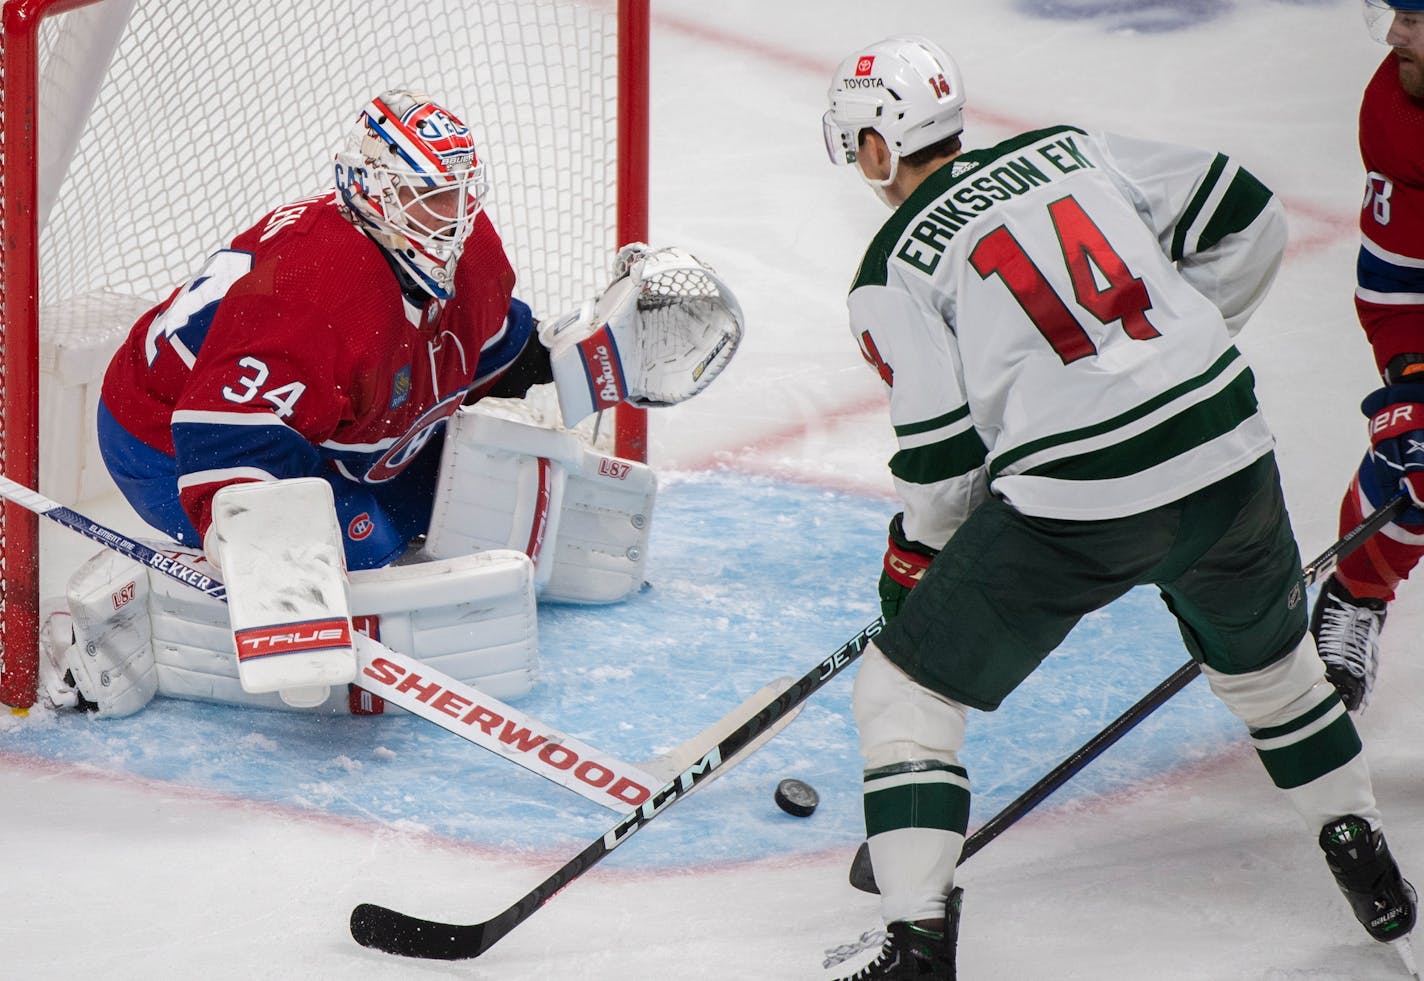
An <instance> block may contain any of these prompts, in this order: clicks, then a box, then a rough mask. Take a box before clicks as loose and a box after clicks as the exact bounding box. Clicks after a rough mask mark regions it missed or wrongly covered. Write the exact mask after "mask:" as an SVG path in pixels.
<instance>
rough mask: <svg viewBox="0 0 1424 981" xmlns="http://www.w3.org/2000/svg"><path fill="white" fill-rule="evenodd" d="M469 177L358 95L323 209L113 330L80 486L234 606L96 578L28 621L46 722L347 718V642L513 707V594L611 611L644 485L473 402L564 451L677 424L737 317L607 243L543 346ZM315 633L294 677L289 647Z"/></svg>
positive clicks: (689, 280)
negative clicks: (36, 625) (601, 418)
mask: <svg viewBox="0 0 1424 981" xmlns="http://www.w3.org/2000/svg"><path fill="white" fill-rule="evenodd" d="M484 175H485V170H484V165H483V162H482V161H481V160H480V158H479V155H478V153H477V149H476V146H475V143H474V139H473V137H472V136H471V133H470V130H469V129H468V128H467V127H466V126H465V124H464V123H462V122H461V121H460V120H459V119H458V118H456V116H455V115H454V114H453V113H451V112H449V111H448V110H446V109H444V108H442V107H441V106H440V105H438V104H437V103H435V102H433V101H432V100H431V99H430V98H429V97H428V96H426V95H424V94H423V93H419V92H413V91H408V90H395V91H390V92H386V93H383V94H382V95H379V96H377V97H376V98H375V99H372V100H371V102H370V103H368V104H367V105H366V106H365V108H364V109H363V110H362V111H361V114H360V117H359V119H358V120H357V122H356V124H355V125H354V126H353V127H352V129H351V130H350V131H349V132H348V134H347V136H346V139H345V141H344V143H343V145H342V147H341V149H340V150H339V151H338V153H337V154H336V158H335V162H334V168H333V176H334V188H333V189H330V190H328V191H326V192H324V193H322V194H318V195H315V196H313V197H309V198H305V199H303V200H300V201H295V202H292V203H289V204H285V205H283V206H281V207H278V208H276V209H275V210H273V211H271V212H270V213H268V214H267V215H266V216H264V217H263V218H262V219H261V220H260V221H258V222H257V224H255V225H254V226H253V227H252V228H249V229H248V230H246V231H244V232H241V233H240V234H238V235H237V236H236V237H235V238H233V239H232V241H231V242H230V243H229V244H228V246H227V247H226V248H223V249H220V250H219V251H217V252H215V253H213V254H212V255H211V256H210V257H209V258H208V260H207V262H206V264H205V265H204V266H203V268H202V269H201V270H199V271H198V273H197V275H195V276H194V277H193V278H192V279H191V280H190V281H189V282H188V283H186V284H185V285H183V286H181V287H179V288H178V289H176V290H175V291H174V292H173V293H172V294H171V295H170V296H169V297H168V298H167V299H165V300H164V301H163V302H162V303H160V304H158V305H157V306H156V307H154V308H153V309H151V310H149V311H148V312H147V313H145V314H144V315H143V317H141V318H140V319H139V321H138V322H137V323H136V324H135V325H134V327H133V328H132V330H131V331H130V333H129V335H128V337H127V338H126V340H125V341H124V343H123V344H122V346H121V347H120V349H119V350H118V351H117V353H116V354H115V356H114V357H113V359H112V361H111V362H110V365H109V368H108V371H107V373H106V375H105V378H104V385H103V390H102V395H101V402H100V406H99V413H98V415H99V418H98V425H99V436H100V446H101V449H102V452H103V456H104V461H105V464H106V465H107V467H108V469H109V472H110V474H111V475H112V476H113V478H114V480H115V482H116V483H117V484H118V486H119V488H120V489H121V490H122V491H123V493H124V495H125V496H126V497H127V498H128V500H129V502H130V503H131V504H132V505H133V507H134V508H135V509H136V511H137V512H138V514H139V515H140V516H141V517H142V518H143V519H144V520H146V521H147V522H148V523H149V524H151V525H153V527H155V528H157V529H159V530H160V531H162V532H163V533H165V534H166V535H167V536H168V537H169V538H170V539H172V540H173V542H176V543H178V544H177V546H171V545H169V543H159V544H160V545H162V546H165V547H166V550H167V551H169V552H171V553H172V556H173V557H174V558H175V560H176V561H181V562H183V563H187V564H189V565H190V566H192V567H194V568H196V567H198V566H202V563H204V562H207V563H210V566H202V569H206V570H209V571H214V572H217V573H219V574H220V575H221V579H222V581H223V582H224V583H225V586H226V595H227V598H228V600H229V601H230V602H229V605H228V606H226V607H225V606H224V605H223V604H222V603H221V602H220V601H219V600H218V599H217V598H216V597H213V596H198V597H196V598H195V597H193V596H187V597H183V598H177V597H170V596H169V593H168V592H167V591H168V590H169V588H170V587H168V585H167V584H166V583H162V582H158V581H155V580H153V579H152V578H151V577H150V575H149V571H148V570H147V569H146V568H145V567H143V566H142V565H141V564H139V563H136V562H134V561H133V560H131V559H128V558H127V557H124V556H119V555H115V554H104V553H101V555H100V556H97V557H96V558H95V559H91V560H90V561H89V562H87V563H85V565H84V566H83V567H81V569H80V570H79V571H77V572H76V573H75V574H74V576H72V577H71V579H70V582H69V584H68V587H67V590H66V595H65V600H64V602H63V603H61V602H59V601H55V602H54V604H53V606H51V607H50V614H49V616H48V617H47V624H46V629H45V631H43V633H44V636H45V643H44V644H42V647H43V648H44V649H45V650H44V652H43V657H42V663H43V665H44V666H43V667H42V669H41V673H42V675H43V676H44V682H43V684H44V688H45V693H46V696H45V697H46V699H47V700H48V701H49V702H50V703H51V704H55V705H76V704H77V705H81V706H87V707H92V708H94V709H95V710H96V711H97V712H98V713H99V714H100V715H101V716H103V715H108V716H120V715H127V714H131V713H133V712H135V711H137V710H139V709H140V708H142V707H143V706H144V705H145V704H147V702H148V700H149V699H150V698H152V697H153V695H154V694H155V693H156V692H161V693H164V694H169V695H174V696H177V697H187V698H201V699H215V700H218V701H226V702H233V703H237V704H256V705H263V706H270V707H279V706H285V707H292V708H302V709H315V710H318V711H327V710H338V711H339V710H346V709H348V708H349V710H351V711H357V710H358V707H357V706H355V705H354V703H353V704H351V705H348V704H347V703H348V699H347V697H346V695H347V693H346V691H345V685H346V683H347V682H350V681H352V680H353V678H354V676H355V672H356V667H357V662H356V659H355V655H354V651H355V647H356V645H355V644H354V643H353V641H352V638H351V633H352V630H353V629H355V628H356V624H357V621H360V623H361V624H362V628H361V629H363V630H364V631H365V632H368V633H370V634H371V636H373V637H376V636H380V637H381V638H382V639H384V640H385V641H387V642H388V644H389V646H390V647H391V648H392V649H394V650H397V651H399V652H400V653H403V654H407V655H409V656H412V657H415V658H417V659H420V660H423V661H430V662H432V663H435V664H438V669H439V670H441V671H443V672H445V673H446V674H448V675H450V676H451V677H453V678H455V679H456V680H457V681H462V682H466V683H470V684H477V685H480V686H481V688H482V690H485V691H488V692H490V693H491V694H495V695H496V696H498V695H514V694H520V693H522V692H524V691H526V690H527V689H528V687H529V686H530V685H531V684H533V681H534V679H535V678H536V677H537V665H536V663H535V651H536V634H535V627H534V625H535V617H534V609H533V607H534V599H535V594H536V592H537V593H538V595H539V596H540V597H543V598H551V599H557V600H564V601H571V602H585V603H607V602H616V601H618V600H620V599H623V598H625V597H627V596H629V595H631V594H632V593H633V592H635V591H636V590H637V589H638V588H639V587H640V586H641V583H642V570H643V563H645V562H646V555H647V532H648V521H647V517H648V515H649V514H650V513H651V508H652V501H653V496H654V493H655V481H654V480H653V478H652V474H651V471H650V470H649V469H648V467H647V466H646V465H644V464H642V463H640V462H638V461H627V460H614V459H612V458H609V457H604V456H601V455H599V454H598V453H596V452H595V451H594V450H593V448H592V447H591V446H589V445H588V444H587V443H586V442H584V441H583V440H582V439H581V438H580V437H579V436H578V435H577V434H575V433H572V432H569V431H567V430H560V429H557V428H554V427H551V426H541V425H529V424H525V423H523V422H518V421H514V420H510V419H507V418H503V417H501V416H499V415H498V413H497V412H495V411H493V410H489V409H488V408H487V407H485V406H472V403H475V402H479V401H480V400H482V399H484V398H485V397H487V396H504V397H518V396H522V395H524V394H525V393H526V391H527V390H528V389H529V388H530V387H531V386H532V385H534V384H540V383H547V382H552V383H553V384H554V387H555V389H556V394H557V398H558V403H559V410H560V413H561V415H562V418H563V422H564V424H565V426H569V427H572V426H575V425H576V424H577V423H578V422H579V420H581V419H583V418H585V417H586V416H588V415H590V414H592V413H593V412H595V411H598V410H601V409H606V408H611V407H612V406H614V405H616V404H617V403H619V402H623V401H628V402H631V403H634V404H638V405H672V404H676V403H678V402H681V401H683V400H685V399H687V398H691V397H692V396H693V395H695V394H696V393H698V392H700V391H701V390H702V389H703V388H705V387H706V386H707V385H708V384H710V383H711V381H712V379H713V378H715V377H716V376H717V375H718V374H719V373H720V372H721V370H722V368H723V367H724V366H725V365H726V364H727V362H728V361H729V360H730V358H731V356H732V353H733V352H734V351H735V350H736V347H737V344H738V342H739V340H740V338H741V331H742V315H741V310H740V307H739V306H738V305H737V303H736V300H735V298H734V297H733V296H732V295H731V293H730V291H729V290H728V289H727V288H726V285H725V284H724V283H722V281H721V280H720V279H719V278H718V277H717V276H716V275H715V274H714V273H713V272H712V270H710V269H709V268H707V267H705V266H704V265H702V264H701V263H700V262H699V261H698V260H697V259H696V258H695V257H693V256H691V255H688V254H687V253H686V252H684V251H682V250H680V249H675V248H664V249H650V248H648V247H647V246H644V245H642V244H641V243H631V244H627V245H624V246H623V247H622V248H621V249H620V250H619V251H618V254H617V256H616V259H615V261H614V263H613V266H614V277H613V281H612V283H611V284H610V285H609V286H608V288H607V289H605V290H604V291H603V292H602V294H600V295H599V296H598V298H597V300H596V301H590V302H587V303H584V304H582V305H581V306H580V307H579V309H578V310H576V311H573V312H571V313H569V314H566V315H564V316H562V317H558V318H557V319H553V320H551V321H549V322H547V323H545V324H543V325H542V326H541V325H539V324H538V323H536V321H535V319H534V316H533V314H532V312H531V310H530V309H529V307H528V306H527V305H526V304H524V303H522V302H521V301H519V300H518V299H514V298H513V295H512V294H513V291H514V289H515V274H514V270H513V268H512V267H511V265H510V262H509V260H508V259H507V257H506V256H505V252H504V247H503V245H502V244H501V242H500V238H499V236H498V234H497V233H496V232H495V229H494V227H493V225H492V224H491V222H490V219H489V217H488V215H486V214H485V212H484V211H483V209H482V203H483V200H484V196H485V193H486V190H487V184H486V181H485V177H484ZM553 312H554V313H556V314H557V313H562V311H553ZM536 328H537V330H536ZM565 513H568V514H571V515H573V517H571V518H570V520H569V521H568V522H566V523H561V517H562V515H564V514H565ZM561 528H563V529H564V530H566V531H567V532H568V533H567V534H560V529H561ZM416 540H418V541H419V547H418V548H411V545H412V543H413V542H415V541H416ZM408 550H409V554H407V551H408ZM591 556H592V559H591V558H590V557H591ZM398 558H401V559H402V561H401V563H400V564H399V565H393V563H394V562H395V560H396V559H398ZM343 560H344V561H343ZM213 567H216V568H213ZM199 572H200V574H202V575H208V572H206V571H202V570H199ZM348 573H350V575H349V577H348ZM113 597H121V600H116V599H113ZM312 624H319V625H321V627H322V628H323V629H322V632H321V634H320V636H319V637H318V639H319V640H321V641H322V646H321V648H320V651H316V649H314V648H310V647H309V645H308V646H303V642H302V641H300V640H299V638H302V637H304V636H305V635H304V634H303V633H302V630H305V629H306V628H308V627H310V625H312ZM298 628H300V629H298ZM254 631H256V633H257V634H260V635H261V639H262V640H263V646H256V647H254V646H251V644H250V642H249V636H250V635H252V636H255V634H253V632H254ZM312 636H314V637H315V636H317V635H316V634H312ZM273 638H275V640H273ZM283 645H287V646H285V647H284V646H283ZM235 653H236V656H234V655H235ZM318 653H319V654H320V655H321V656H319V657H318V656H316V655H317V654H318ZM359 708H360V710H361V711H366V710H367V709H366V706H365V703H364V702H362V703H361V706H360V707H359ZM375 710H378V709H375Z"/></svg>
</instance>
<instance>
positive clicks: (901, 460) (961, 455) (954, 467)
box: [890, 429, 989, 484]
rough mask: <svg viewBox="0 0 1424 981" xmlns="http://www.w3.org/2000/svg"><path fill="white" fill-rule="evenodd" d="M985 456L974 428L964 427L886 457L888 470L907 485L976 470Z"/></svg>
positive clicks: (985, 451)
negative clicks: (953, 433)
mask: <svg viewBox="0 0 1424 981" xmlns="http://www.w3.org/2000/svg"><path fill="white" fill-rule="evenodd" d="M988 455H989V450H988V448H987V447H985V446H984V441H983V440H982V439H980V438H979V433H978V431H977V430H974V429H967V430H965V431H964V432H962V433H960V434H959V435H957V436H951V437H949V438H948V439H942V440H939V441H937V442H934V443H930V444H928V445H925V446H912V447H907V448H905V449H903V450H900V451H898V452H897V453H896V454H895V455H894V456H892V457H891V458H890V472H891V473H892V474H894V475H895V476H896V477H897V478H899V479H900V480H903V481H905V482H906V483H908V484H937V483H939V482H940V481H941V480H949V479H950V478H951V477H959V476H962V475H963V474H967V473H972V472H973V471H975V470H978V469H979V468H980V467H982V466H983V465H984V460H985V458H986V457H987V456H988Z"/></svg>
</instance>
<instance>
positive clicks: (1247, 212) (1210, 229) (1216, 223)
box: [1197, 169, 1271, 252]
mask: <svg viewBox="0 0 1424 981" xmlns="http://www.w3.org/2000/svg"><path fill="white" fill-rule="evenodd" d="M1270 200H1271V192H1270V189H1269V188H1267V187H1266V185H1265V184H1262V183H1261V182H1260V181H1258V180H1257V179H1256V178H1255V176H1253V175H1252V174H1251V173H1249V172H1248V171H1245V170H1240V169H1238V170H1237V171H1236V176H1235V177H1233V178H1232V180H1231V184H1230V186H1229V187H1227V189H1226V194H1225V195H1224V196H1223V197H1222V199H1221V203H1220V204H1218V205H1217V206H1216V212H1215V213H1214V214H1213V215H1212V216H1211V220H1210V221H1208V222H1207V225H1206V231H1204V232H1202V236H1201V240H1200V241H1199V242H1197V251H1198V252H1200V251H1202V250H1204V249H1209V248H1211V247H1212V246H1213V245H1215V244H1216V243H1217V242H1220V241H1221V240H1222V239H1224V238H1225V237H1226V236H1228V235H1233V234H1235V233H1236V232H1239V231H1241V230H1243V229H1245V228H1246V227H1247V226H1248V225H1250V224H1251V222H1253V221H1255V220H1256V218H1257V216H1258V215H1260V213H1261V212H1262V211H1263V210H1264V209H1265V207H1266V204H1267V202H1269V201H1270Z"/></svg>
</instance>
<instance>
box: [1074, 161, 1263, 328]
mask: <svg viewBox="0 0 1424 981" xmlns="http://www.w3.org/2000/svg"><path fill="white" fill-rule="evenodd" d="M1098 140H1099V141H1100V142H1101V144H1102V147H1103V150H1104V159H1105V161H1106V162H1107V164H1108V170H1107V173H1108V174H1110V175H1111V176H1113V177H1114V179H1115V180H1116V181H1117V182H1118V184H1119V186H1121V187H1122V189H1123V191H1124V193H1126V194H1128V195H1130V196H1131V198H1132V200H1133V202H1134V204H1136V206H1137V210H1138V214H1140V215H1141V216H1142V220H1143V221H1144V222H1146V223H1147V224H1148V226H1149V227H1151V228H1152V229H1153V230H1154V231H1155V232H1156V233H1157V240H1158V244H1160V245H1161V247H1162V251H1163V252H1164V253H1166V254H1167V256H1168V257H1169V258H1171V259H1172V260H1173V261H1175V262H1176V263H1177V269H1178V271H1179V272H1181V274H1182V278H1183V279H1185V280H1186V281H1187V282H1188V283H1190V284H1191V285H1192V286H1193V287H1195V288H1196V290H1197V291H1198V292H1199V293H1201V294H1202V295H1203V296H1205V297H1206V298H1207V299H1209V300H1211V301H1212V302H1213V303H1214V304H1216V308H1217V309H1218V310H1220V311H1221V315H1222V318H1223V319H1224V320H1225V321H1226V326H1227V329H1228V330H1229V331H1230V332H1231V334H1232V336H1233V337H1234V336H1235V335H1236V334H1237V333H1238V332H1239V331H1240V330H1241V328H1242V327H1244V326H1245V324H1246V320H1247V318H1248V317H1250V315H1251V314H1252V313H1253V312H1254V311H1255V309H1256V307H1257V306H1259V305H1260V303H1261V301H1262V300H1264V299H1265V298H1266V293H1267V292H1268V291H1269V290H1270V286H1271V283H1272V281H1274V279H1275V277H1276V271H1277V270H1278V269H1279V268H1280V264H1281V257H1282V255H1283V254H1284V253H1285V247H1286V239H1287V235H1288V232H1287V229H1286V217H1285V209H1284V208H1282V207H1281V205H1280V203H1279V202H1278V201H1277V200H1276V199H1275V198H1274V197H1272V196H1271V192H1270V191H1269V190H1268V189H1267V188H1266V187H1265V185H1263V184H1262V183H1261V182H1260V181H1259V180H1257V179H1256V178H1255V177H1254V176H1253V175H1252V174H1251V173H1250V171H1247V170H1245V169H1243V168H1242V167H1241V166H1240V165H1239V164H1237V163H1235V162H1234V161H1232V160H1231V159H1230V158H1228V157H1227V156H1226V155H1225V154H1221V153H1211V152H1209V151H1205V150H1197V149H1193V148H1191V147H1183V146H1177V145H1175V144H1170V143H1156V142H1152V141H1149V140H1139V139H1134V138H1132V137H1126V136H1117V135H1114V134H1107V133H1105V134H1100V135H1099V136H1098Z"/></svg>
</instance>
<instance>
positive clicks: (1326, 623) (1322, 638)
mask: <svg viewBox="0 0 1424 981" xmlns="http://www.w3.org/2000/svg"><path fill="white" fill-rule="evenodd" d="M1384 617H1385V603H1384V600H1380V599H1374V598H1372V597H1361V598H1358V599H1357V598H1356V597H1354V596H1352V595H1351V594H1350V591H1349V590H1348V589H1346V588H1345V587H1344V585H1343V584H1342V583H1341V582H1340V581H1339V580H1338V579H1336V578H1335V577H1334V576H1331V577H1330V578H1329V579H1327V580H1325V585H1324V586H1323V587H1322V588H1321V590H1320V597H1319V598H1318V599H1317V600H1316V601H1315V610H1314V612H1313V613H1312V614H1311V617H1310V632H1311V634H1312V635H1314V637H1315V647H1316V649H1317V650H1318V651H1319V652H1320V659H1321V660H1322V661H1324V662H1325V677H1326V680H1328V681H1329V682H1330V683H1331V684H1332V685H1334V686H1335V690H1336V691H1338V692H1339V693H1340V700H1341V701H1342V702H1344V703H1345V708H1346V709H1348V710H1349V711H1351V712H1356V711H1359V710H1360V709H1362V708H1364V707H1365V703H1366V702H1368V701H1369V698H1370V689H1371V688H1373V687H1374V683H1375V672H1376V671H1377V670H1378V669H1379V635H1380V628H1382V627H1383V626H1384Z"/></svg>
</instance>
